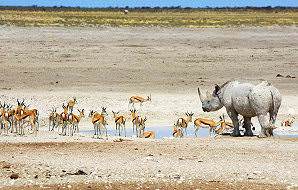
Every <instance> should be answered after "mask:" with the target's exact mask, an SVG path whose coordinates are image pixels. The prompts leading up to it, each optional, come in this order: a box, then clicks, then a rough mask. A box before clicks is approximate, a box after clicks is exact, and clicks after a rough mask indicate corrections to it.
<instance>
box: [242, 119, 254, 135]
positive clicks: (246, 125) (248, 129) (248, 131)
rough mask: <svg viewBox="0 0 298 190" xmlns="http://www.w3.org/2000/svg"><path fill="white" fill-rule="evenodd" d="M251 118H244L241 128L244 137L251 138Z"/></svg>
mask: <svg viewBox="0 0 298 190" xmlns="http://www.w3.org/2000/svg"><path fill="white" fill-rule="evenodd" d="M251 125H252V124H251V117H244V125H243V128H244V129H245V133H244V136H250V137H251V136H253V135H254V134H253V132H252V130H251Z"/></svg>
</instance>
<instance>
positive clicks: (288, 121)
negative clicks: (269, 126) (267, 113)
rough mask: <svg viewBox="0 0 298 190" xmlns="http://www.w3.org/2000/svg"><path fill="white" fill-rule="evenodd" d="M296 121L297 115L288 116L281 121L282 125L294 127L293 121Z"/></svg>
mask: <svg viewBox="0 0 298 190" xmlns="http://www.w3.org/2000/svg"><path fill="white" fill-rule="evenodd" d="M294 121H295V117H294V116H290V115H289V116H288V117H287V118H286V119H284V120H283V121H282V122H281V124H280V125H281V126H285V127H292V125H293V123H294Z"/></svg>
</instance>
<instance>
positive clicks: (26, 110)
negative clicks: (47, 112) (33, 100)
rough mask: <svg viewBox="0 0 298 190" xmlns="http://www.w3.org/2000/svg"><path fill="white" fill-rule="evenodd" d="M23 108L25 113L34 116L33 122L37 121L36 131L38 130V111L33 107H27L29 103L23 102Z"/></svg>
mask: <svg viewBox="0 0 298 190" xmlns="http://www.w3.org/2000/svg"><path fill="white" fill-rule="evenodd" d="M23 110H24V112H26V113H27V114H29V115H32V116H34V118H35V120H34V123H35V124H36V123H37V126H36V131H38V130H39V120H38V117H39V112H38V110H37V109H35V108H34V109H29V105H25V104H24V103H23Z"/></svg>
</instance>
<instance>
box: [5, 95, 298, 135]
mask: <svg viewBox="0 0 298 190" xmlns="http://www.w3.org/2000/svg"><path fill="white" fill-rule="evenodd" d="M147 101H151V95H150V96H147V97H146V98H144V97H141V96H132V97H130V98H129V105H130V107H132V108H133V109H130V117H131V121H132V131H133V134H135V135H136V136H137V137H140V138H155V132H154V131H145V123H146V121H147V118H146V117H141V116H140V115H139V113H138V111H137V110H136V109H135V106H134V105H135V104H140V107H141V106H142V104H143V103H144V102H147ZM76 103H77V100H76V98H75V97H74V98H72V99H70V100H69V101H68V102H67V104H63V105H62V108H63V112H61V113H58V112H57V110H56V108H52V110H50V113H49V117H48V119H49V120H48V121H49V123H48V127H49V131H54V130H55V129H56V130H57V131H58V132H59V134H61V135H70V136H72V135H73V134H74V133H78V132H79V123H80V121H81V119H82V118H83V117H85V112H84V109H78V113H79V114H74V112H73V110H74V107H75V105H76ZM193 115H194V114H193V113H188V112H186V116H185V117H182V118H179V119H178V120H177V121H176V122H175V123H174V125H173V131H172V132H173V133H172V135H173V137H180V138H181V137H183V136H185V135H187V130H186V129H187V127H188V125H189V124H190V123H192V120H193ZM38 116H39V112H38V110H37V109H31V108H29V105H26V104H25V102H24V100H22V101H19V100H17V105H16V106H15V107H13V106H12V105H9V104H6V103H3V104H2V103H1V102H0V123H1V126H0V134H9V133H15V134H18V135H24V134H25V129H26V130H27V131H29V132H30V133H31V134H35V135H37V131H38V130H39V120H38ZM107 116H108V112H107V108H105V107H102V109H101V112H97V111H93V110H91V111H90V113H89V117H90V118H91V122H92V124H93V127H94V136H95V137H97V138H99V137H100V136H105V137H107V136H108V130H107V125H108V122H107ZM112 116H113V118H114V122H115V129H116V132H117V135H119V136H121V135H123V133H124V136H126V126H125V124H126V120H127V118H126V117H125V116H124V115H121V114H119V112H115V111H112ZM294 120H295V118H294V117H290V116H289V117H288V118H286V119H285V120H283V121H282V122H281V126H288V127H291V126H292V124H293V123H294ZM193 123H194V127H195V136H197V135H198V131H199V129H200V128H201V127H204V128H205V127H207V128H209V135H211V134H212V133H213V134H222V133H224V132H227V131H228V130H231V129H233V124H232V123H231V122H228V121H226V120H225V117H224V115H223V116H220V120H219V121H218V122H217V121H215V120H213V119H210V118H197V119H195V120H194V121H193Z"/></svg>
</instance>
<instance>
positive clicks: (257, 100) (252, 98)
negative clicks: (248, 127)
mask: <svg viewBox="0 0 298 190" xmlns="http://www.w3.org/2000/svg"><path fill="white" fill-rule="evenodd" d="M271 89H272V86H271V85H270V84H269V83H266V82H262V83H260V84H259V85H256V86H255V87H254V88H253V89H252V91H251V93H250V94H249V102H250V104H251V106H252V108H253V109H254V110H255V112H256V114H257V115H260V114H267V113H268V112H269V111H270V110H271V109H272V107H273V98H272V94H271Z"/></svg>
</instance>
